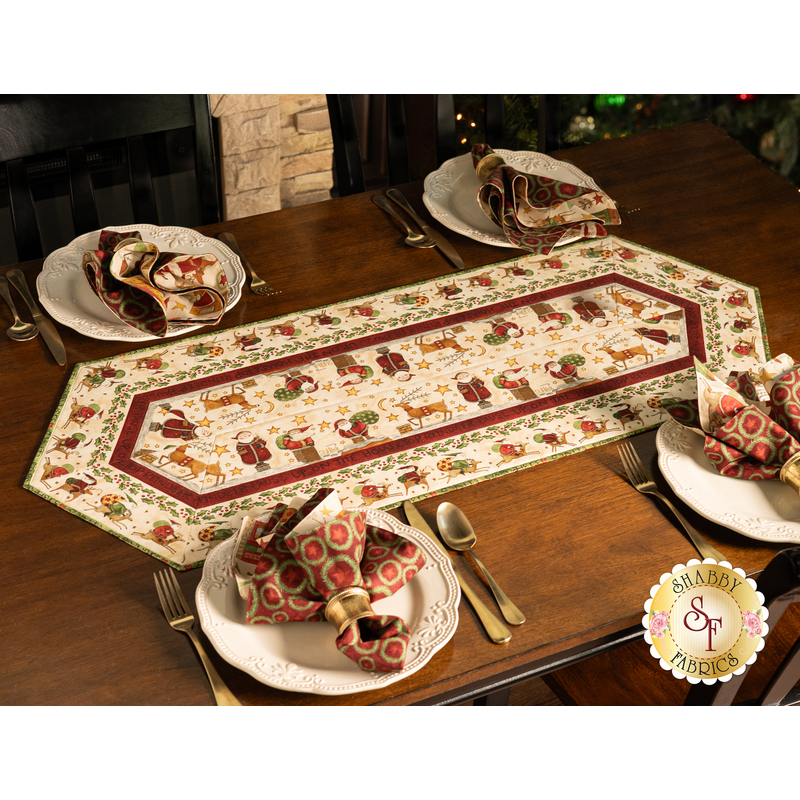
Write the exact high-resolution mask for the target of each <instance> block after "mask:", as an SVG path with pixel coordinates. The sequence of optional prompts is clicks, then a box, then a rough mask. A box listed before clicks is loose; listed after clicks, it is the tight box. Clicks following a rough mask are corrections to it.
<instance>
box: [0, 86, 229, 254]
mask: <svg viewBox="0 0 800 800" xmlns="http://www.w3.org/2000/svg"><path fill="white" fill-rule="evenodd" d="M181 130H186V131H190V133H191V135H190V136H189V137H187V139H186V141H188V142H190V146H191V147H193V149H194V158H193V162H192V161H189V160H188V158H186V157H184V156H181V157H180V159H178V157H177V156H175V158H174V160H180V161H181V168H183V167H184V166H185V165H186V163H188V164H189V165H190V166H193V172H194V177H195V182H196V186H197V204H198V218H197V221H196V222H195V223H194V224H197V225H201V224H202V225H205V224H209V223H212V222H218V221H219V219H220V201H219V186H218V185H219V181H218V171H217V161H216V157H215V151H214V141H213V134H212V122H211V113H210V109H209V101H208V95H2V96H0V178H3V177H4V178H5V183H6V185H7V188H8V203H9V206H10V210H11V222H12V228H13V234H14V239H15V244H16V249H17V256H18V260H19V261H27V260H29V259H34V258H41V257H42V256H43V255H44V253H43V250H42V234H41V230H40V226H39V220H38V219H37V203H36V202H35V199H34V193H33V192H32V184H33V183H35V182H36V180H37V179H39V181H40V182H41V174H42V172H43V171H48V172H49V174H55V175H59V174H65V175H66V180H67V183H68V187H69V188H68V191H69V197H70V206H71V211H72V222H73V225H74V236H79V235H80V234H82V233H86V232H87V231H92V230H96V229H97V228H99V227H100V224H99V217H98V208H97V199H96V187H95V185H94V182H93V178H92V174H93V171H94V168H95V164H96V162H97V161H98V158H99V156H98V153H100V152H101V151H102V149H103V148H104V147H106V146H111V145H118V146H119V150H120V153H121V154H122V159H123V160H126V161H127V181H128V184H129V188H130V196H131V205H132V208H133V217H132V218H131V219H129V220H115V222H117V223H119V224H122V223H125V222H130V223H139V222H149V223H153V224H163V225H167V224H176V223H177V220H175V219H172V218H171V217H170V214H169V211H163V210H161V209H159V207H158V203H157V199H156V198H157V195H156V193H155V191H154V188H153V178H154V164H153V162H154V161H155V162H156V164H157V167H158V170H159V174H160V173H161V172H164V171H166V172H167V173H168V172H169V170H168V164H167V166H165V163H167V162H168V161H169V158H170V155H171V154H170V153H169V152H166V148H165V145H164V142H165V140H166V139H165V137H167V136H169V135H170V134H172V133H173V132H175V131H181ZM181 141H183V139H181ZM179 149H185V148H184V146H183V145H181V148H179ZM71 238H74V237H70V238H67V239H66V241H64V242H61V243H59V245H58V246H61V245H62V244H66V243H68V242H69V241H71Z"/></svg>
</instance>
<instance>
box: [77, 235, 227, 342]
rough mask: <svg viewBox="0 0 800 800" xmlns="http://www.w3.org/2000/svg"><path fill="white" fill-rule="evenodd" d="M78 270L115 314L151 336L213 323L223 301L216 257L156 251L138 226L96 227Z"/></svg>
mask: <svg viewBox="0 0 800 800" xmlns="http://www.w3.org/2000/svg"><path fill="white" fill-rule="evenodd" d="M83 272H84V275H85V276H86V279H87V280H88V281H89V285H90V286H91V287H92V290H93V291H94V293H95V294H96V295H97V296H98V297H99V298H100V299H101V300H102V301H103V303H105V305H106V306H107V307H108V308H109V309H110V310H111V311H112V312H113V313H114V315H115V316H117V317H118V318H119V319H121V320H122V321H123V322H124V323H126V324H127V325H130V326H131V327H132V328H136V329H137V330H140V331H143V332H144V333H150V334H154V335H155V336H166V334H167V330H168V328H172V329H173V330H175V329H180V328H183V327H189V326H190V325H198V324H206V325H213V324H215V323H217V322H219V320H220V319H221V318H222V315H223V314H224V313H225V307H226V304H227V302H228V295H229V288H228V281H227V278H226V277H225V270H224V269H223V267H222V265H221V264H220V263H219V261H218V260H217V258H216V256H213V255H211V254H210V253H204V254H200V255H182V254H180V253H160V252H159V250H158V247H156V245H154V244H153V243H151V242H145V241H143V240H142V236H141V234H140V233H139V231H125V232H121V231H111V230H104V231H101V232H100V241H99V243H98V247H97V249H96V250H87V251H86V252H85V253H84V255H83Z"/></svg>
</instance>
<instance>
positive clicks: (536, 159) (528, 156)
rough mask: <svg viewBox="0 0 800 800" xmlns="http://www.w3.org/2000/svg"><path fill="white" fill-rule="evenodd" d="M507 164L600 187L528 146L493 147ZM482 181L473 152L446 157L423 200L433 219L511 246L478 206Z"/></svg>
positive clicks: (427, 181) (427, 184)
mask: <svg viewBox="0 0 800 800" xmlns="http://www.w3.org/2000/svg"><path fill="white" fill-rule="evenodd" d="M495 152H496V153H497V154H498V155H499V156H502V157H503V159H504V160H505V162H506V164H508V165H510V166H512V167H514V168H515V169H518V170H519V171H520V172H526V173H528V174H529V175H541V176H543V177H545V178H553V179H555V180H558V181H568V182H569V183H574V184H576V185H578V186H585V187H587V188H590V189H598V190H599V189H600V187H599V186H598V185H597V184H596V183H595V182H594V181H593V180H592V179H591V178H590V177H589V176H588V175H586V174H585V173H584V172H581V170H579V169H578V168H577V167H575V166H573V165H572V164H567V163H566V162H564V161H556V159H554V158H551V157H550V156H548V155H545V154H544V153H532V152H529V151H527V150H521V151H517V152H514V151H511V150H495ZM480 188H481V183H480V181H479V180H478V176H477V175H476V174H475V168H474V167H473V166H472V154H471V153H465V154H464V155H461V156H456V158H451V159H450V160H449V161H445V162H444V164H442V166H441V167H439V169H437V170H436V171H435V172H431V174H430V175H428V177H427V178H425V193H424V194H423V195H422V201H423V202H424V203H425V206H426V207H427V209H428V211H430V212H431V214H432V215H433V217H434V219H437V220H439V222H441V223H442V225H446V226H447V227H448V228H450V229H451V230H454V231H456V233H461V234H463V235H464V236H469V237H470V238H471V239H477V241H479V242H483V243H484V244H491V245H496V246H497V247H514V245H513V244H511V242H509V241H508V239H506V237H505V236H504V235H503V231H502V230H501V229H500V228H499V227H498V226H497V225H495V224H494V223H493V222H492V221H491V220H490V219H489V218H488V217H487V216H486V214H484V213H483V211H482V210H481V207H480V205H479V204H478V190H479V189H480Z"/></svg>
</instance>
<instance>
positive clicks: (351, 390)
mask: <svg viewBox="0 0 800 800" xmlns="http://www.w3.org/2000/svg"><path fill="white" fill-rule="evenodd" d="M347 394H348V395H349V396H350V397H358V389H356V387H355V386H352V387H350V388H349V389H348V390H347Z"/></svg>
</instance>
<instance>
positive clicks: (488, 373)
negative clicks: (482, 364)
mask: <svg viewBox="0 0 800 800" xmlns="http://www.w3.org/2000/svg"><path fill="white" fill-rule="evenodd" d="M483 374H484V375H494V370H493V369H485V370H484V371H483Z"/></svg>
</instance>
